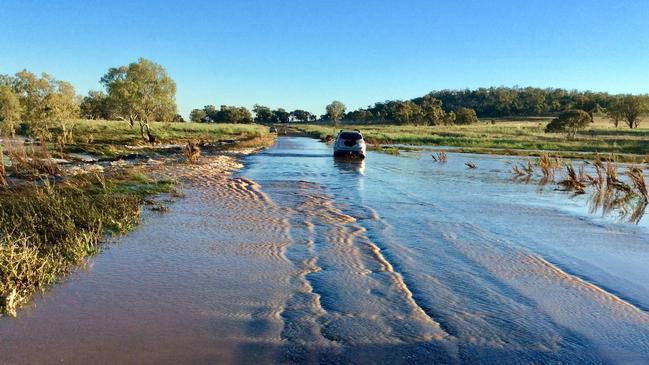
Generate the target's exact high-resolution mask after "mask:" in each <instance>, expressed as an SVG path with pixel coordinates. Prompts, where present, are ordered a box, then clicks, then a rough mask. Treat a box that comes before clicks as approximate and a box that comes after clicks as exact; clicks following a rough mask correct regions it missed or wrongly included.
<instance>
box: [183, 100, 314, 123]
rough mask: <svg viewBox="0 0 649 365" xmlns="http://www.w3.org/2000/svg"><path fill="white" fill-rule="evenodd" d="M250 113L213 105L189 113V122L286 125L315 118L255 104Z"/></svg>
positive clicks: (306, 114) (244, 108)
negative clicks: (217, 107)
mask: <svg viewBox="0 0 649 365" xmlns="http://www.w3.org/2000/svg"><path fill="white" fill-rule="evenodd" d="M252 112H253V113H255V116H254V118H253V116H252V113H251V112H250V110H248V108H246V107H243V106H238V107H237V106H228V105H221V107H220V109H216V107H215V106H214V105H206V106H204V107H203V108H202V109H193V110H192V111H191V112H190V113H189V120H190V121H192V122H195V123H253V122H254V123H260V124H269V123H288V122H312V121H315V120H317V117H316V116H315V115H314V114H312V113H311V112H308V111H306V110H302V109H296V110H293V111H292V112H288V111H286V109H284V108H278V109H271V108H269V107H267V106H264V105H259V104H255V106H254V107H253V108H252Z"/></svg>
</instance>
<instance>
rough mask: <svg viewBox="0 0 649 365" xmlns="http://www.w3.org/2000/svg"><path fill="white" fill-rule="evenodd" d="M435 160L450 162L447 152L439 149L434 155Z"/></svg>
mask: <svg viewBox="0 0 649 365" xmlns="http://www.w3.org/2000/svg"><path fill="white" fill-rule="evenodd" d="M432 157H433V162H439V163H447V162H448V156H447V155H446V152H444V151H439V152H435V153H434V154H433V155H432Z"/></svg>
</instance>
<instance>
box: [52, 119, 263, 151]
mask: <svg viewBox="0 0 649 365" xmlns="http://www.w3.org/2000/svg"><path fill="white" fill-rule="evenodd" d="M150 127H151V133H152V134H153V135H155V137H156V140H157V141H158V142H159V143H162V144H168V143H178V144H184V143H187V142H189V141H202V142H217V141H226V140H235V141H237V142H238V143H237V144H236V146H239V144H244V143H245V144H246V146H257V145H258V146H266V145H268V140H269V139H271V138H274V137H273V136H274V135H271V134H270V133H268V127H266V126H262V125H258V124H218V123H210V124H206V123H151V125H150ZM71 130H72V137H73V140H74V141H73V142H70V143H68V144H67V145H66V146H65V149H66V151H67V152H84V153H90V154H93V155H96V156H101V157H105V158H115V157H118V156H120V155H124V154H128V153H132V151H130V150H128V149H126V148H125V146H126V145H147V144H146V142H145V141H143V140H142V137H141V136H140V128H139V126H138V125H137V124H136V125H135V126H134V127H133V128H131V127H130V126H129V124H128V123H127V122H124V121H106V120H77V121H75V122H74V123H72V127H71Z"/></svg>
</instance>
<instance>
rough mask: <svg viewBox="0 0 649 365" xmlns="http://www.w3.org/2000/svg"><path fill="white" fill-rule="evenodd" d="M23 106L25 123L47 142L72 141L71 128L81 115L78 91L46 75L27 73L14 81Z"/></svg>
mask: <svg viewBox="0 0 649 365" xmlns="http://www.w3.org/2000/svg"><path fill="white" fill-rule="evenodd" d="M12 86H13V91H14V93H15V94H16V96H17V97H18V100H19V102H20V105H21V116H20V118H21V120H22V121H24V122H26V123H28V124H29V125H30V127H31V128H32V130H33V131H34V133H36V134H37V135H39V136H40V137H41V138H44V139H52V137H55V136H56V137H57V138H59V139H60V141H61V142H62V143H65V141H66V140H67V139H68V138H69V137H70V132H69V130H68V124H69V123H70V121H71V120H72V119H73V118H76V117H78V115H79V100H78V98H77V95H76V92H75V90H74V87H73V86H72V85H71V84H70V83H68V82H65V81H59V80H56V79H54V78H53V77H51V76H50V75H48V74H46V73H43V74H42V75H41V77H38V76H36V75H35V74H33V73H31V72H29V71H27V70H23V71H20V72H18V73H17V74H16V75H15V77H14V78H13V80H12Z"/></svg>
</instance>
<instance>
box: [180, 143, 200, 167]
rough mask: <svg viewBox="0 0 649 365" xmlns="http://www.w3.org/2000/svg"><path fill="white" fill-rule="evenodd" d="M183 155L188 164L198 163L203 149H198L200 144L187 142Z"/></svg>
mask: <svg viewBox="0 0 649 365" xmlns="http://www.w3.org/2000/svg"><path fill="white" fill-rule="evenodd" d="M183 155H184V156H185V158H186V159H187V162H188V163H192V164H193V163H197V162H198V159H199V157H200V156H201V149H200V147H198V144H196V142H194V141H190V142H187V145H185V147H184V148H183Z"/></svg>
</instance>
